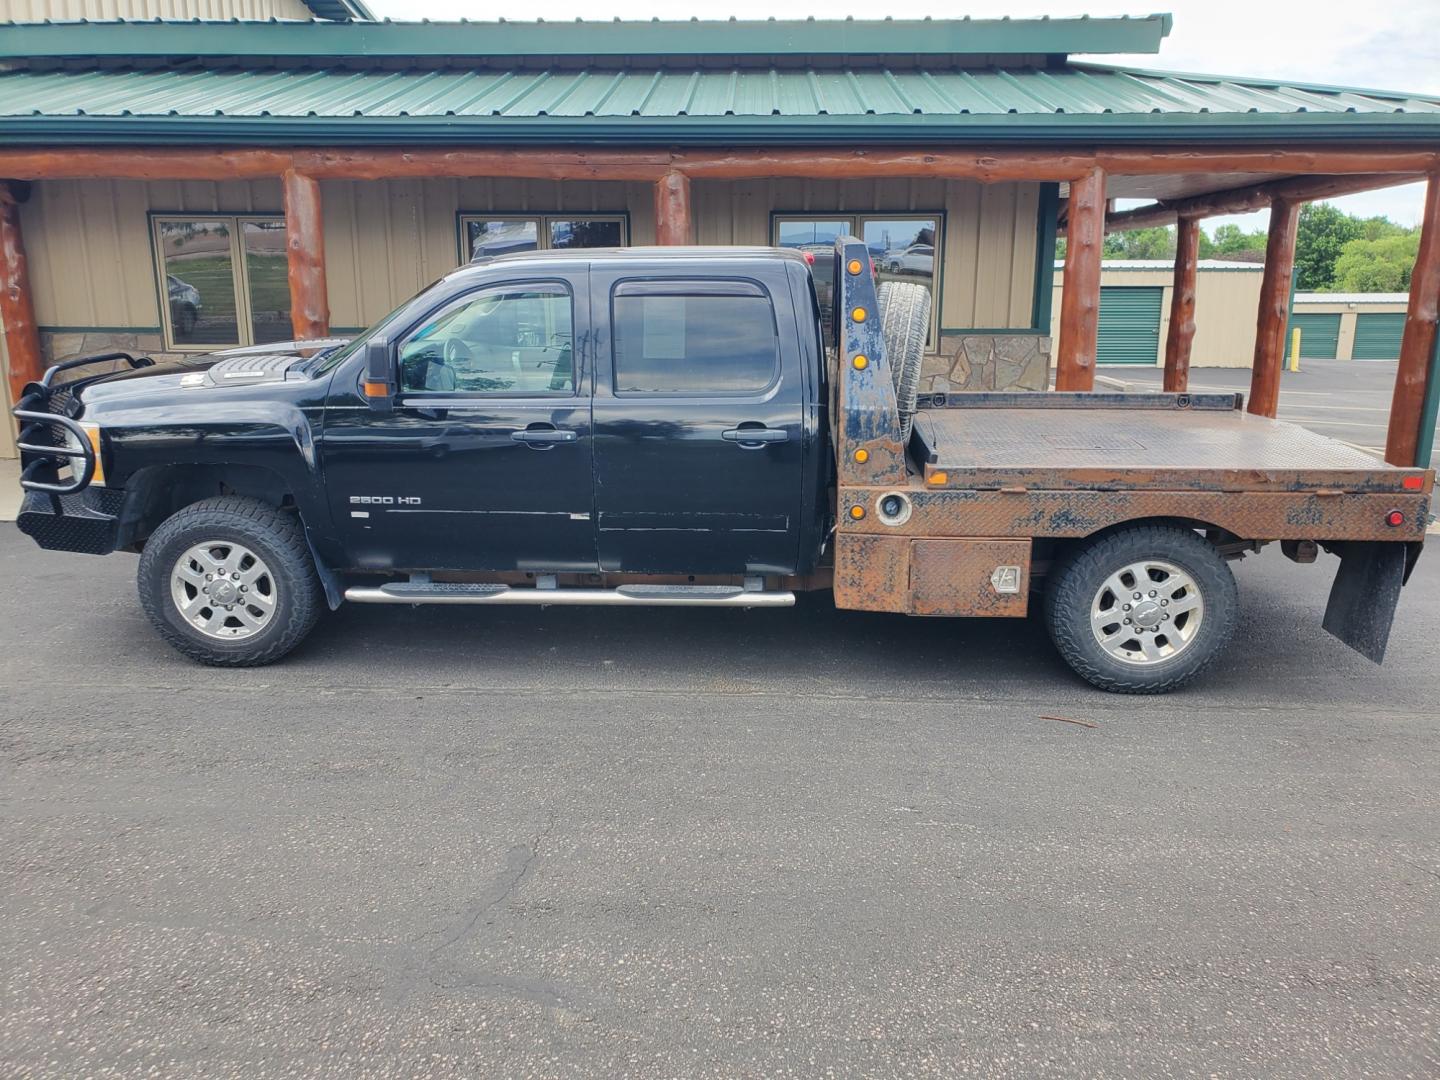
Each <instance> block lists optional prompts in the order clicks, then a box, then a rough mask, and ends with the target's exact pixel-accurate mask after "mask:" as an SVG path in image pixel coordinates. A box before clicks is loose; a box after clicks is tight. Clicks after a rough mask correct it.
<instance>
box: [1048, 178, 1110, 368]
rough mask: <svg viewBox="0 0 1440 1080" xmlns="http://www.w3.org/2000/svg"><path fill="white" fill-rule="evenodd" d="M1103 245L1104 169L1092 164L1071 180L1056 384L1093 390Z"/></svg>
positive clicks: (1097, 342) (1066, 219)
mask: <svg viewBox="0 0 1440 1080" xmlns="http://www.w3.org/2000/svg"><path fill="white" fill-rule="evenodd" d="M1104 246H1105V172H1104V170H1103V169H1098V168H1095V169H1091V170H1089V171H1088V172H1087V173H1086V174H1085V175H1084V176H1083V177H1082V178H1080V179H1078V180H1072V181H1071V182H1070V202H1069V206H1068V213H1067V214H1066V218H1065V277H1064V285H1063V287H1062V289H1061V292H1060V342H1059V346H1058V347H1057V349H1056V352H1055V389H1056V390H1092V389H1094V387H1095V353H1096V349H1097V347H1098V345H1099V341H1100V259H1101V256H1102V254H1103V249H1104Z"/></svg>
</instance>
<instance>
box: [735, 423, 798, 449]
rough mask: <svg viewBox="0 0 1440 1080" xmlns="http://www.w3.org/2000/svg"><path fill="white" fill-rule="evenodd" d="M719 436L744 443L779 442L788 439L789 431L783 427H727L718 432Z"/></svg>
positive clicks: (787, 440)
mask: <svg viewBox="0 0 1440 1080" xmlns="http://www.w3.org/2000/svg"><path fill="white" fill-rule="evenodd" d="M720 437H721V438H722V439H724V440H725V441H726V442H736V443H740V444H742V445H743V444H745V443H780V442H789V441H790V432H788V431H786V430H785V429H784V428H767V427H753V428H747V427H738V428H727V429H726V430H724V431H722V432H721V433H720Z"/></svg>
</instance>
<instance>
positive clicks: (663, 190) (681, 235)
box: [655, 169, 690, 246]
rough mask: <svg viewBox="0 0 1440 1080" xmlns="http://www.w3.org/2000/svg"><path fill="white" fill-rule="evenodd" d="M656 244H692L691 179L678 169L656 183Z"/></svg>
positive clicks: (672, 170)
mask: <svg viewBox="0 0 1440 1080" xmlns="http://www.w3.org/2000/svg"><path fill="white" fill-rule="evenodd" d="M655 242H656V243H657V244H662V245H665V246H671V245H675V244H688V243H690V177H688V176H686V175H685V174H684V173H682V172H680V171H678V170H676V169H671V170H670V171H669V172H667V173H666V174H665V175H664V176H662V177H661V178H660V179H659V180H657V181H655Z"/></svg>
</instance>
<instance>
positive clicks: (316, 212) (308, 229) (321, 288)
mask: <svg viewBox="0 0 1440 1080" xmlns="http://www.w3.org/2000/svg"><path fill="white" fill-rule="evenodd" d="M283 185H284V195H285V255H286V260H287V262H288V266H289V278H290V324H291V327H292V328H293V330H294V333H295V337H296V339H297V340H305V339H311V338H322V337H325V336H326V335H328V334H329V333H330V298H329V294H328V293H327V291H326V287H325V228H324V223H323V222H322V220H321V216H320V183H319V181H317V180H316V179H315V178H314V177H310V176H305V175H303V174H301V173H297V172H296V171H295V170H294V169H288V170H286V172H285V174H284V177H283Z"/></svg>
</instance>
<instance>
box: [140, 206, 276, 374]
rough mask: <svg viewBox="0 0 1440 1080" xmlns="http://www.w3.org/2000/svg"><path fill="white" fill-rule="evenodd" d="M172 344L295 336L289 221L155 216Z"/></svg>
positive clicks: (213, 343) (246, 341)
mask: <svg viewBox="0 0 1440 1080" xmlns="http://www.w3.org/2000/svg"><path fill="white" fill-rule="evenodd" d="M155 251H156V253H157V255H158V256H159V258H160V263H161V270H162V277H163V285H164V290H165V320H164V321H165V331H166V339H167V346H168V347H171V348H180V349H185V348H192V347H225V346H235V345H254V344H263V343H265V342H271V341H288V340H289V339H290V338H292V337H293V336H294V334H293V332H292V330H291V326H290V285H289V276H288V272H287V267H286V256H285V222H284V220H283V219H280V218H256V217H249V216H244V217H241V216H235V215H228V216H226V215H216V216H211V217H198V218H177V217H165V218H157V219H155Z"/></svg>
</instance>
